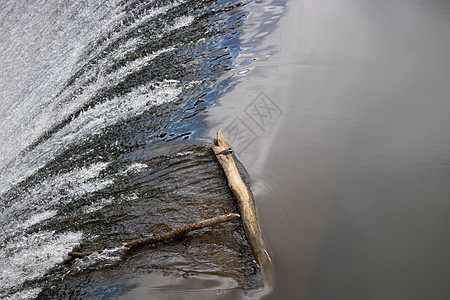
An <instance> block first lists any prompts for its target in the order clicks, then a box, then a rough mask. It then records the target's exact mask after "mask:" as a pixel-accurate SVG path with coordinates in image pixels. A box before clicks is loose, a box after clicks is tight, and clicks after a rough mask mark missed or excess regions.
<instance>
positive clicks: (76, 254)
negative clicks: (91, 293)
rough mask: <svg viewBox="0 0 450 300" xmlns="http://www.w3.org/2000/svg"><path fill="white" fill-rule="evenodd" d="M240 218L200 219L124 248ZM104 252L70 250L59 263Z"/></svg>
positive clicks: (225, 216)
mask: <svg viewBox="0 0 450 300" xmlns="http://www.w3.org/2000/svg"><path fill="white" fill-rule="evenodd" d="M239 218H240V215H239V214H234V213H230V214H227V215H221V216H217V217H214V218H211V219H207V220H203V221H200V222H197V223H191V224H189V225H187V226H184V227H182V228H178V229H175V230H172V231H169V232H168V233H166V234H164V235H159V236H158V235H155V236H150V237H145V238H141V239H138V240H135V241H131V242H125V243H122V245H124V246H125V247H127V248H123V249H124V252H126V251H128V250H131V249H133V248H136V247H140V246H144V245H148V244H151V243H155V242H160V241H164V240H167V239H172V238H175V237H178V236H181V235H184V234H186V233H188V232H191V231H194V230H198V229H202V228H205V227H211V226H214V225H217V224H220V223H223V222H228V221H232V220H237V219H239ZM102 252H103V250H95V251H88V252H69V253H68V255H69V257H67V258H66V259H64V260H63V261H62V262H60V263H58V265H65V264H68V263H69V262H71V261H73V260H74V259H75V258H83V257H86V256H89V255H91V254H94V253H102Z"/></svg>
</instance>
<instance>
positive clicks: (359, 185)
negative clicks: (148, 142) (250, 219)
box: [209, 0, 450, 299]
mask: <svg viewBox="0 0 450 300" xmlns="http://www.w3.org/2000/svg"><path fill="white" fill-rule="evenodd" d="M281 24H282V25H281V26H280V27H279V28H278V31H277V32H276V33H275V34H272V35H269V37H268V38H267V39H266V41H265V43H264V45H262V46H261V47H260V48H259V49H260V52H259V53H260V54H261V55H260V56H259V57H258V59H257V61H256V62H255V64H253V65H251V66H250V67H249V68H248V69H245V68H243V69H241V70H240V74H241V75H240V77H239V78H238V79H237V80H236V81H237V82H238V83H237V84H236V88H234V89H233V90H232V91H230V92H229V93H228V94H227V95H225V96H224V97H222V98H221V99H220V105H216V106H215V107H213V108H212V109H211V110H210V111H209V120H210V122H211V124H214V125H217V123H215V122H217V120H220V124H218V125H217V126H220V127H221V128H224V129H225V130H224V134H225V136H227V134H228V136H229V138H231V140H234V144H235V145H236V146H235V147H236V148H239V150H240V153H239V155H238V157H239V158H240V159H241V161H242V162H243V163H244V165H246V167H247V170H248V171H249V174H250V178H251V179H252V186H253V189H254V190H255V194H256V199H257V206H258V211H259V214H260V219H261V222H262V227H263V231H264V233H265V236H266V239H267V240H268V242H269V246H270V248H271V253H272V259H273V262H274V267H275V287H274V292H273V294H272V295H271V296H270V297H268V299H294V298H295V299H448V297H450V285H449V282H450V281H449V280H450V235H449V232H448V230H449V228H450V218H449V215H450V118H449V116H450V84H449V83H450V81H449V79H450V35H449V34H448V33H449V32H450V3H449V2H448V1H442V0H436V1H420V0H418V1H401V0H396V1H368V0H358V1H331V0H326V1H309V0H304V1H294V0H292V1H288V3H287V9H286V14H285V16H284V18H283V21H282V22H281ZM242 55H244V56H245V51H244V52H243V53H242ZM249 56H251V55H250V54H249ZM238 72H239V71H238ZM262 92H263V93H264V94H261V93H262ZM209 135H210V136H212V135H213V131H211V132H210V133H209Z"/></svg>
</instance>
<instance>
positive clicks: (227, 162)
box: [211, 129, 269, 267]
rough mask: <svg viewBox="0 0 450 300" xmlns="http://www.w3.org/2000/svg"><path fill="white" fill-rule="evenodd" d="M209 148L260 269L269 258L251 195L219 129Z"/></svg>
mask: <svg viewBox="0 0 450 300" xmlns="http://www.w3.org/2000/svg"><path fill="white" fill-rule="evenodd" d="M211 148H212V150H213V151H214V154H215V155H216V157H217V160H218V161H219V163H220V165H221V166H222V168H223V170H224V172H225V175H226V177H227V179H228V186H229V187H230V189H231V191H232V193H233V195H234V197H235V198H236V200H237V203H238V205H239V208H240V210H241V219H242V226H243V228H244V233H245V236H246V238H247V241H248V243H249V245H250V248H251V249H252V252H253V255H254V257H255V259H256V261H257V263H258V264H259V266H260V267H262V265H263V264H264V263H265V262H266V261H268V260H269V256H268V254H267V251H266V249H265V246H264V239H263V237H262V233H261V229H260V226H259V223H258V219H257V216H256V207H255V201H254V198H253V194H252V192H251V191H250V189H249V188H248V187H247V185H246V184H245V183H244V181H243V180H242V177H241V175H240V173H239V171H238V168H237V166H236V162H235V161H234V158H233V155H231V153H232V151H231V148H230V146H229V145H228V143H227V141H226V140H225V138H224V137H223V135H222V132H221V131H220V129H218V130H217V139H215V140H214V143H213V144H212V146H211Z"/></svg>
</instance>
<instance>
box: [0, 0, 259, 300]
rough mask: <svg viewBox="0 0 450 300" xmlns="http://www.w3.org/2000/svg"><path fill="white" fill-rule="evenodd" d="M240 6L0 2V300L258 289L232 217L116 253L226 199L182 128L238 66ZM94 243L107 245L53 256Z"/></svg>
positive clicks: (244, 9)
mask: <svg viewBox="0 0 450 300" xmlns="http://www.w3.org/2000/svg"><path fill="white" fill-rule="evenodd" d="M248 5H249V2H246V1H234V0H222V1H209V0H208V1H184V0H180V1H164V0H157V1H122V0H120V1H119V0H117V1H114V0H111V1H101V2H99V1H89V2H81V1H44V2H41V1H29V2H28V3H25V2H17V1H3V2H2V4H0V22H1V24H0V27H1V31H0V40H1V43H0V61H1V65H2V72H1V74H0V86H1V88H0V95H1V98H0V107H1V109H0V128H1V130H0V148H1V155H0V212H1V214H0V226H1V227H2V232H3V234H2V235H1V237H0V257H1V259H0V275H1V276H0V297H1V298H4V297H12V298H34V297H36V296H37V297H38V298H52V299H62V298H65V297H71V298H89V299H91V298H101V299H109V298H111V297H118V296H120V295H122V296H123V297H125V298H126V297H128V296H126V295H133V293H134V294H137V295H138V294H139V293H142V291H141V290H140V289H139V287H140V286H144V287H149V290H147V292H144V293H143V294H141V297H144V298H145V297H147V296H150V295H152V297H163V296H162V295H165V294H167V291H169V290H170V291H172V292H169V293H168V294H167V295H168V297H176V298H177V297H180V295H183V296H186V297H190V296H192V297H193V298H196V297H199V296H207V297H209V296H222V297H231V296H232V295H234V296H233V297H235V296H239V297H241V296H243V295H244V294H247V293H248V292H250V291H258V290H261V289H262V286H263V283H262V277H261V274H260V272H259V269H258V267H257V265H256V263H255V261H254V260H253V257H252V255H251V252H250V250H249V248H248V245H247V243H246V240H245V237H244V236H243V232H242V230H241V225H240V223H239V222H237V221H236V222H232V223H229V224H224V225H221V226H218V227H217V228H214V229H205V230H202V231H200V232H196V233H192V234H189V235H188V236H187V237H185V238H184V239H182V240H181V241H179V240H176V241H168V242H165V243H161V244H158V245H153V246H149V247H145V248H144V249H142V251H136V252H133V253H131V254H129V255H127V256H125V257H122V255H121V253H122V252H123V251H122V250H123V249H121V247H120V245H121V242H124V241H129V240H132V239H136V238H139V237H142V236H146V235H149V234H159V233H163V232H166V231H168V230H171V229H175V228H177V227H180V226H183V225H186V224H189V223H191V222H194V221H198V220H201V219H205V218H210V217H213V216H216V215H219V214H225V213H229V212H236V211H237V207H236V205H235V202H234V200H233V198H232V196H231V194H230V192H229V190H228V187H227V184H226V179H225V177H224V175H223V173H222V170H221V169H220V167H219V165H218V163H217V161H216V160H215V157H214V155H213V153H212V152H211V150H210V148H209V144H205V143H203V142H194V141H187V140H195V139H196V136H197V135H198V133H199V132H200V131H201V130H202V128H203V126H204V124H203V123H202V119H203V118H204V116H202V112H203V111H205V110H207V109H208V108H209V107H211V106H212V105H213V103H214V101H215V100H216V98H217V97H218V95H219V94H220V93H222V92H223V91H224V90H225V88H226V87H227V85H228V83H229V79H230V77H231V76H232V75H233V72H230V70H232V69H233V68H234V67H235V66H236V65H235V64H240V63H243V64H248V61H244V62H236V61H235V59H236V57H237V56H238V54H239V52H240V49H241V46H240V40H239V38H240V36H241V35H242V30H243V28H244V24H245V21H246V19H247V17H248V15H249V13H250V10H249V7H248ZM95 249H106V250H105V251H104V252H103V253H102V254H98V255H93V256H91V257H89V258H85V259H82V260H78V261H75V262H73V263H71V264H69V265H65V266H55V263H57V262H60V261H61V260H62V259H63V258H64V257H65V255H66V254H67V252H68V251H71V250H74V251H88V250H95ZM187 287H189V288H187ZM150 288H151V289H150ZM185 291H188V293H187V294H186V295H184V293H185ZM127 293H131V294H127ZM170 295H172V296H170ZM189 295H190V296H189Z"/></svg>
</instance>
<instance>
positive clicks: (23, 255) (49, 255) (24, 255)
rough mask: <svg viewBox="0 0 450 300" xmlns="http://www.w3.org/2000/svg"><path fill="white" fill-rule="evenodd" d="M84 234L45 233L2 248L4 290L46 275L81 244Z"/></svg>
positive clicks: (0, 267) (0, 284) (1, 286)
mask: <svg viewBox="0 0 450 300" xmlns="http://www.w3.org/2000/svg"><path fill="white" fill-rule="evenodd" d="M81 237H82V233H81V232H65V233H59V234H55V232H54V231H41V232H38V233H35V234H32V235H25V236H20V237H17V238H15V239H13V240H11V241H9V242H8V243H7V244H6V246H5V247H4V248H2V249H0V257H2V259H1V260H0V290H6V289H9V288H12V287H15V286H18V285H20V284H22V283H24V282H25V281H27V280H32V279H35V278H38V277H40V276H42V275H44V274H45V273H46V272H47V271H48V270H50V269H51V268H52V267H53V266H54V265H55V264H56V263H58V262H61V261H62V260H63V259H64V258H65V256H66V255H67V252H69V251H70V250H71V249H72V248H73V247H74V246H76V245H78V244H79V242H80V240H81Z"/></svg>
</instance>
